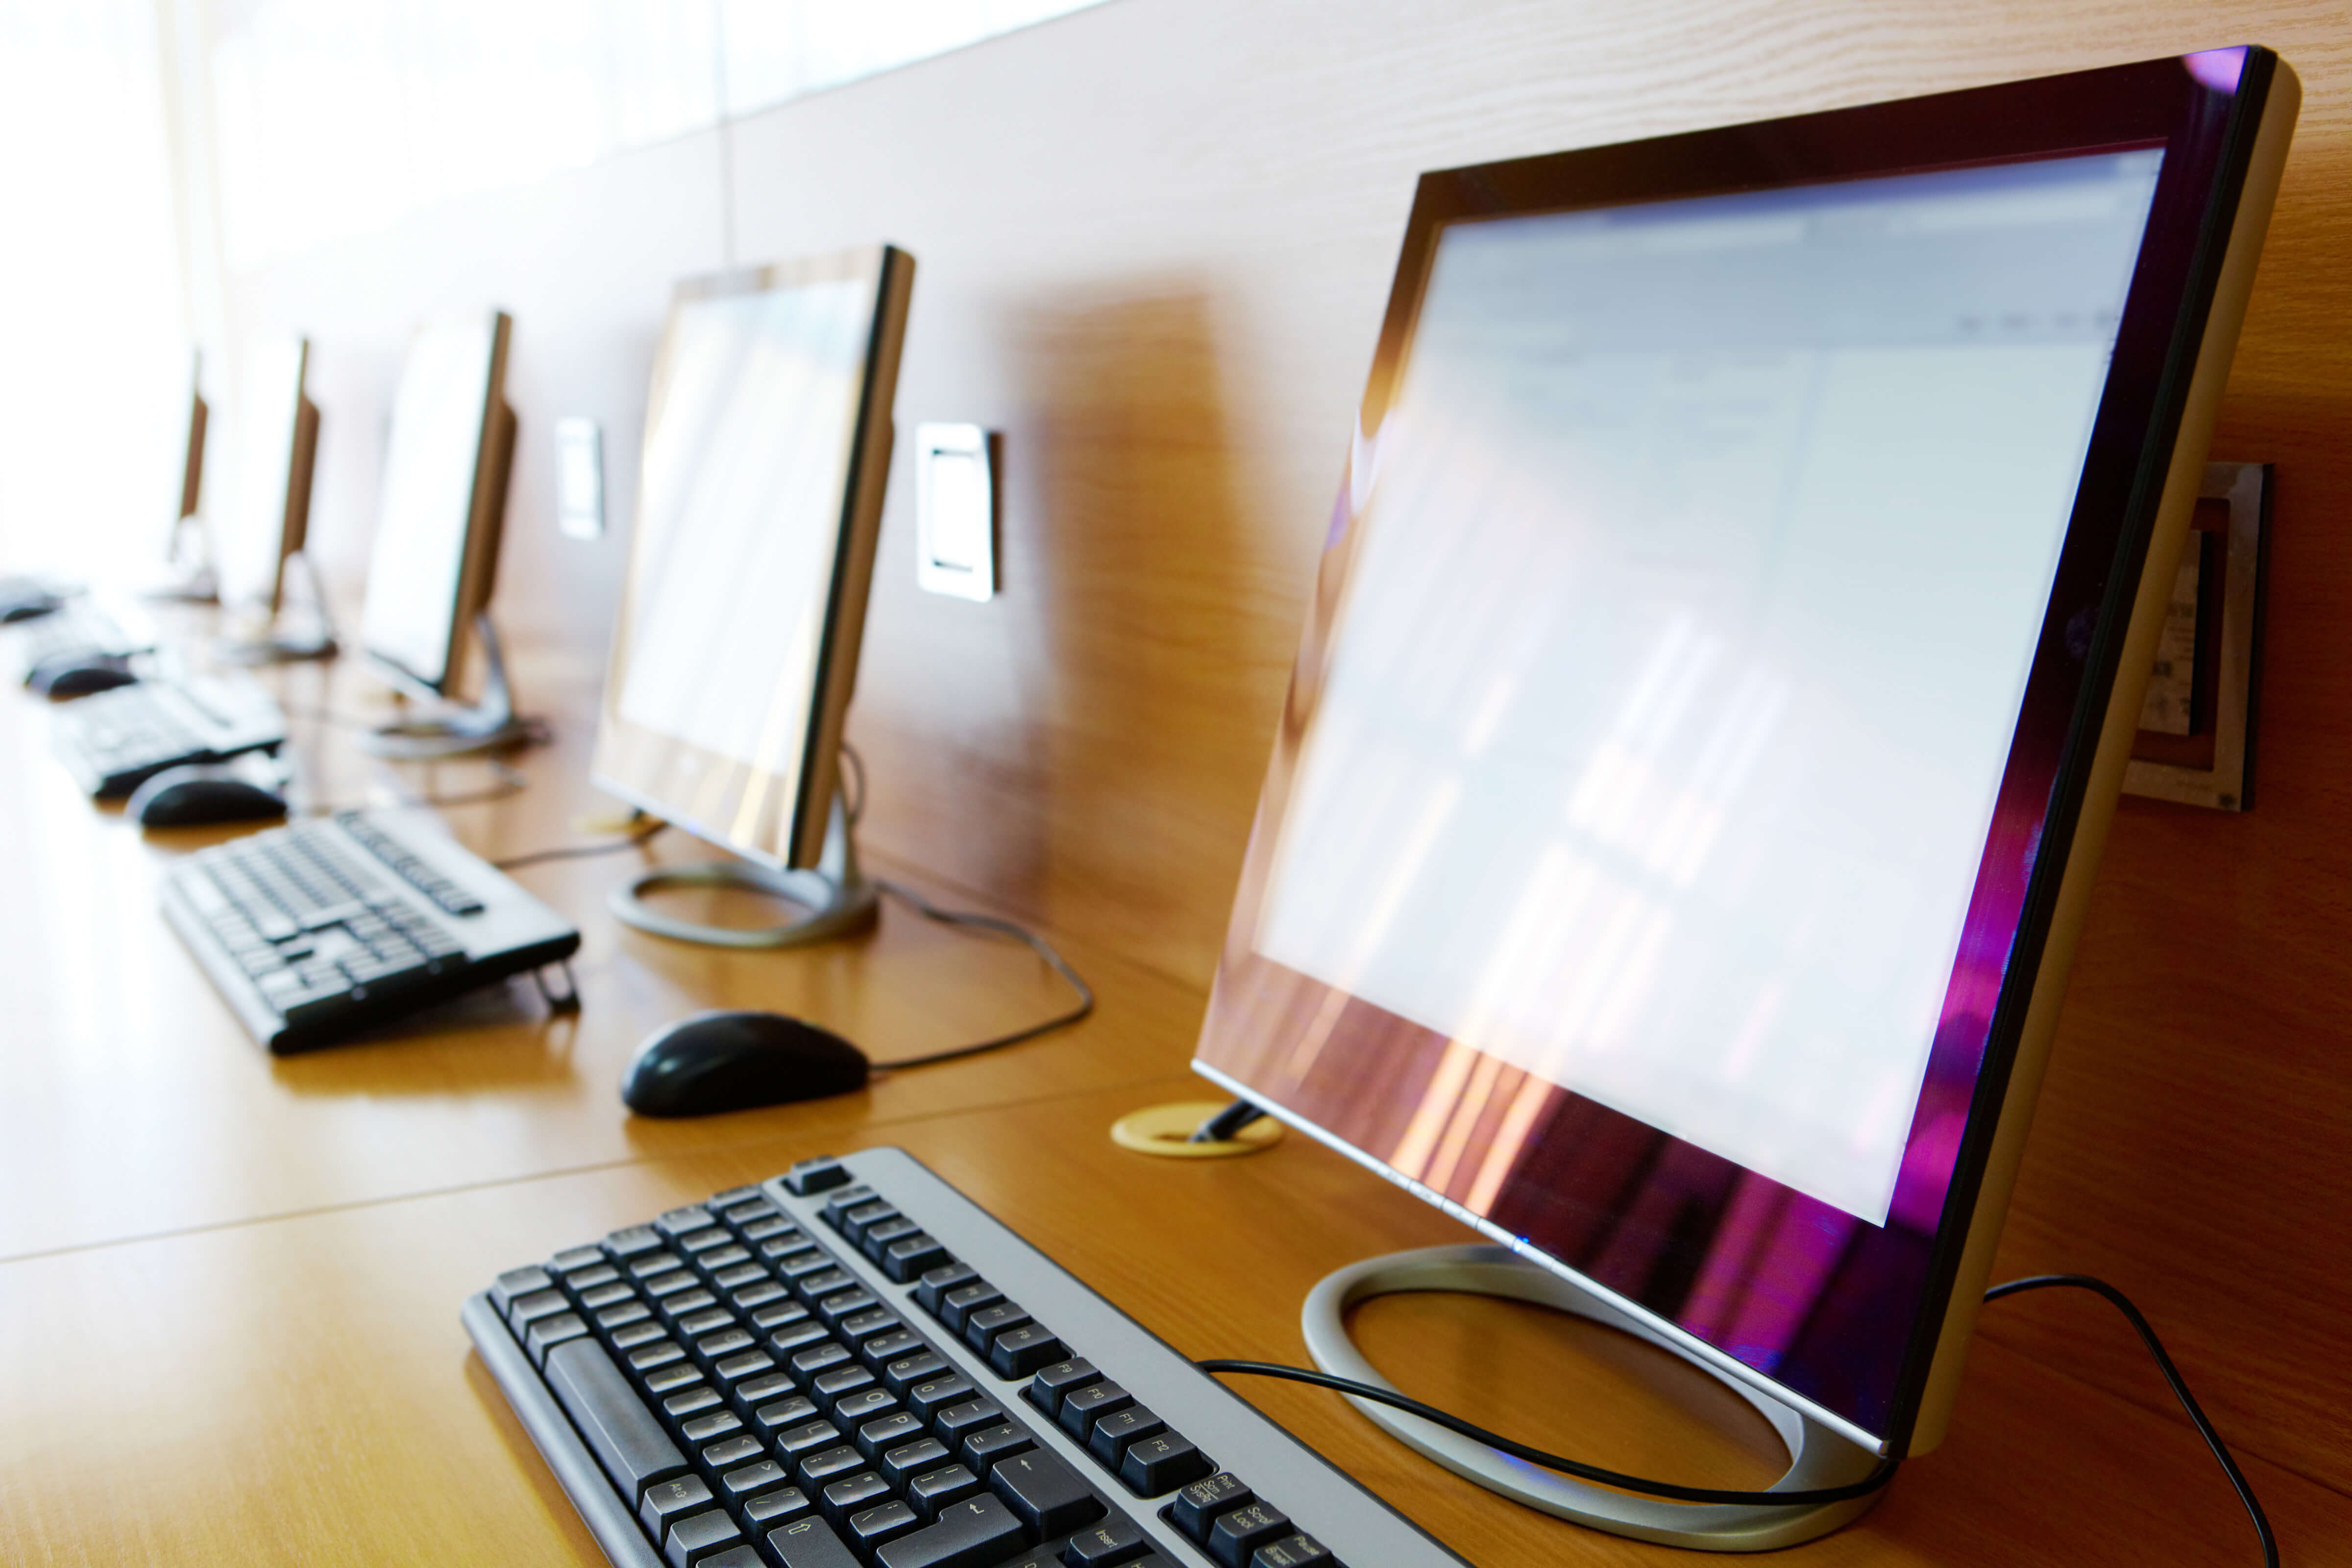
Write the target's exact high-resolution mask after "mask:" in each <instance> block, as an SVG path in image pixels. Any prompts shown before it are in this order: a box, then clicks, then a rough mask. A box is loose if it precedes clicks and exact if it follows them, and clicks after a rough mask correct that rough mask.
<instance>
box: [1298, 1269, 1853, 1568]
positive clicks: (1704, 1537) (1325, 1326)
mask: <svg viewBox="0 0 2352 1568" xmlns="http://www.w3.org/2000/svg"><path fill="white" fill-rule="evenodd" d="M1412 1290H1444V1291H1457V1292H1460V1293H1463V1294H1465V1295H1475V1296H1501V1297H1507V1298H1509V1299H1511V1300H1519V1301H1532V1302H1534V1303H1535V1304H1537V1305H1538V1306H1543V1307H1550V1308H1553V1309H1556V1310H1559V1311H1563V1312H1571V1313H1574V1314H1575V1315H1576V1316H1578V1317H1580V1318H1588V1319H1591V1321H1595V1322H1599V1323H1605V1324H1607V1325H1608V1326H1609V1327H1611V1328H1613V1329H1620V1330H1622V1331H1624V1332H1626V1333H1629V1334H1632V1335H1633V1337H1634V1338H1636V1339H1639V1340H1643V1341H1645V1342H1648V1343H1650V1344H1654V1345H1656V1346H1658V1347H1659V1348H1660V1349H1662V1350H1666V1351H1670V1352H1674V1353H1675V1354H1676V1355H1680V1356H1683V1358H1684V1359H1685V1360H1686V1361H1689V1360H1691V1358H1690V1357H1689V1356H1687V1355H1686V1354H1685V1352H1683V1351H1682V1350H1681V1349H1680V1348H1679V1347H1677V1346H1676V1345H1675V1344H1673V1343H1672V1342H1669V1341H1667V1340H1666V1339H1665V1338H1664V1336H1663V1335H1660V1334H1658V1333H1656V1332H1654V1331H1652V1330H1651V1329H1649V1328H1648V1327H1647V1326H1646V1325H1644V1324H1643V1323H1641V1322H1640V1321H1637V1320H1635V1319H1633V1318H1632V1317H1630V1316H1628V1315H1627V1314H1625V1313H1624V1312H1622V1311H1620V1310H1618V1309H1617V1308H1615V1307H1613V1306H1612V1305H1611V1304H1610V1303H1609V1302H1608V1301H1606V1300H1602V1299H1601V1297H1599V1296H1597V1295H1594V1294H1592V1293H1591V1292H1590V1291H1588V1290H1585V1289H1582V1288H1581V1287H1580V1286H1578V1285H1575V1284H1573V1283H1571V1282H1570V1281H1569V1280H1567V1279H1561V1278H1560V1277H1559V1275H1557V1274H1553V1273H1551V1272H1549V1270H1547V1269H1542V1268H1537V1267H1536V1266H1535V1265H1533V1264H1531V1263H1528V1262H1525V1261H1523V1260H1521V1259H1520V1258H1517V1257H1514V1256H1513V1255H1512V1254H1511V1253H1510V1252H1509V1251H1508V1250H1507V1248H1504V1247H1424V1248H1423V1249H1422V1250H1420V1251H1418V1252H1399V1253H1392V1254H1391V1255H1390V1256H1388V1257H1386V1258H1371V1259H1370V1260H1368V1261H1366V1262H1363V1263H1359V1264H1355V1265H1353V1266H1351V1267H1349V1268H1342V1269H1340V1270H1339V1272H1337V1273H1335V1274H1332V1275H1330V1276H1328V1277H1327V1278H1326V1279H1324V1280H1323V1282H1322V1283H1321V1284H1319V1285H1318V1286H1316V1287H1315V1289H1314V1290H1313V1291H1312V1292H1310V1293H1309V1294H1308V1296H1307V1307H1306V1310H1305V1313H1304V1314H1303V1318H1302V1321H1301V1324H1300V1326H1301V1328H1302V1329H1303V1330H1304V1331H1305V1332H1306V1335H1307V1352H1308V1353H1309V1354H1310V1355H1312V1356H1313V1357H1314V1358H1315V1364H1316V1365H1317V1366H1318V1367H1321V1368H1322V1369H1323V1370H1324V1371H1325V1372H1328V1373H1331V1374H1332V1375H1333V1376H1335V1377H1345V1378H1351V1379H1353V1380H1354V1381H1356V1382H1358V1383H1369V1384H1375V1385H1377V1386H1379V1387H1381V1388H1387V1389H1394V1388H1395V1386H1396V1385H1395V1384H1391V1383H1390V1382H1389V1381H1388V1380H1387V1379H1386V1378H1384V1377H1382V1376H1381V1374H1380V1373H1379V1372H1377V1371H1376V1370H1374V1368H1373V1366H1372V1363H1370V1362H1369V1361H1367V1360H1365V1359H1364V1356H1363V1354H1362V1352H1360V1351H1358V1350H1357V1349H1356V1345H1355V1342H1354V1341H1353V1340H1351V1339H1349V1337H1348V1329H1347V1314H1348V1310H1349V1308H1351V1307H1353V1306H1355V1305H1356V1304H1357V1303H1358V1302H1360V1301H1364V1300H1369V1299H1370V1298H1371V1297H1374V1296H1387V1295H1395V1294H1398V1293H1401V1292H1404V1291H1412ZM1691 1364H1693V1365H1695V1366H1698V1367H1699V1368H1700V1369H1701V1370H1702V1371H1705V1372H1706V1373H1709V1375H1711V1376H1715V1377H1717V1378H1718V1379H1720V1380H1721V1381H1722V1383H1723V1384H1724V1386H1725V1387H1727V1388H1728V1389H1730V1390H1731V1391H1732V1392H1733V1393H1735V1394H1738V1395H1739V1396H1740V1397H1741V1398H1742V1399H1745V1400H1746V1401H1748V1404H1750V1405H1754V1406H1755V1407H1756V1409H1757V1411H1758V1412H1759V1414H1760V1415H1763V1417H1764V1418H1765V1419H1766V1420H1767V1421H1769V1422H1770V1423H1771V1424H1772V1426H1773V1429H1774V1430H1775V1431H1777V1432H1778V1433H1779V1434H1780V1440H1781V1441H1782V1442H1783V1443H1785V1444H1787V1445H1788V1448H1789V1471H1788V1474H1786V1475H1784V1476H1782V1477H1781V1478H1780V1479H1779V1480H1777V1481H1775V1482H1773V1483H1772V1485H1771V1486H1770V1487H1769V1490H1772V1491H1800V1490H1810V1489H1815V1488H1826V1487H1837V1486H1843V1485H1846V1484H1847V1483H1849V1482H1853V1481H1858V1480H1860V1479H1863V1478H1864V1476H1867V1475H1868V1474H1869V1473H1870V1472H1871V1470H1872V1469H1873V1468H1874V1467H1875V1466H1876V1465H1877V1464H1878V1456H1877V1455H1875V1454H1873V1453H1871V1452H1870V1451H1868V1450H1867V1449H1864V1448H1863V1447H1859V1446H1857V1445H1856V1444H1854V1443H1853V1442H1851V1441H1850V1440H1848V1439H1847V1438H1845V1437H1843V1436H1840V1435H1839V1434H1837V1433H1835V1432H1832V1431H1831V1430H1830V1429H1829V1428H1828V1427H1826V1426H1822V1425H1821V1424H1819V1423H1818V1422H1816V1421H1814V1420H1813V1419H1812V1418H1811V1417H1810V1416H1808V1415H1805V1414H1804V1413H1803V1412H1802V1411H1800V1410H1796V1409H1792V1408H1791V1407H1790V1406H1789V1405H1783V1404H1781V1403H1780V1401H1778V1400H1776V1399H1773V1398H1771V1397H1770V1396H1769V1395H1768V1394H1764V1393H1762V1392H1761V1391H1759V1390H1758V1389H1754V1388H1750V1387H1749V1386H1748V1385H1747V1384H1743V1383H1738V1382H1734V1381H1733V1380H1732V1379H1730V1378H1728V1377H1724V1376H1723V1374H1722V1373H1719V1372H1717V1371H1716V1370H1715V1369H1714V1368H1712V1367H1709V1366H1706V1364H1705V1363H1700V1362H1697V1361H1691ZM1349 1403H1350V1404H1352V1405H1355V1407H1356V1408H1357V1409H1359V1410H1360V1411H1362V1412H1363V1413H1364V1414H1365V1415H1367V1416H1369V1417H1370V1418H1371V1419H1372V1420H1373V1421H1375V1422H1377V1423H1378V1424H1379V1425H1380V1426H1382V1427H1384V1428H1385V1429H1386V1430H1387V1431H1388V1433H1389V1434H1390V1436H1393V1437H1395V1438H1396V1439H1397V1440H1398V1441H1400V1442H1402V1443H1403V1444H1405V1445H1406V1446H1407V1447H1412V1448H1414V1449H1417V1450H1419V1451H1420V1452H1422V1453H1423V1454H1426V1455H1427V1456H1429V1458H1433V1459H1434V1460H1436V1461H1437V1462H1438V1463H1439V1464H1441V1465H1444V1467H1445V1468H1447V1469H1449V1470H1452V1471H1453V1472H1454V1474H1455V1475H1458V1476H1461V1477H1463V1478H1465V1479H1467V1480H1471V1481H1475V1482H1476V1483H1477V1484H1478V1485H1480V1486H1482V1487H1485V1488H1486V1489H1488V1490H1489V1491H1495V1492H1500V1493H1501V1494H1502V1495H1503V1496H1505V1497H1507V1498H1511V1499H1514V1500H1517V1501H1519V1502H1523V1503H1526V1504H1527V1505H1528V1507H1530V1508H1538V1509H1541V1510H1543V1511H1544V1512H1546V1513H1552V1514H1558V1515H1559V1517H1560V1518H1562V1519H1570V1520H1574V1521H1576V1522H1578V1523H1579V1524H1585V1525H1590V1526H1591V1527H1592V1528H1593V1529H1595V1530H1605V1531H1610V1532H1611V1533H1612V1534H1615V1535H1629V1536H1633V1538H1635V1539H1636V1540H1641V1541H1654V1542H1660V1543H1662V1544H1664V1545H1667V1546H1683V1547H1691V1548H1695V1549H1696V1550H1699V1551H1703V1552H1769V1551H1772V1550H1774V1549H1776V1548H1779V1547H1783V1546H1794V1545H1796V1544H1797V1543H1798V1542H1804V1541H1811V1540H1812V1539H1813V1538H1814V1537H1816V1536H1821V1535H1826V1534H1828V1533H1829V1532H1830V1531H1833V1530H1836V1529H1837V1528H1839V1527H1840V1526H1841V1525H1843V1524H1846V1523H1848V1522H1849V1521H1853V1520H1854V1519H1856V1518H1858V1517H1860V1516H1861V1514H1862V1513H1863V1512H1864V1511H1865V1510H1868V1509H1869V1507H1870V1506H1871V1504H1873V1503H1874V1502H1876V1501H1877V1500H1878V1499H1879V1497H1880V1496H1881V1494H1882V1493H1883V1492H1884V1490H1885V1489H1884V1488H1881V1489H1879V1490H1878V1491H1873V1492H1869V1493H1866V1494H1865V1495H1864V1496H1862V1497H1858V1498H1853V1499H1850V1500H1846V1501H1844V1502H1834V1503H1818V1504H1805V1503H1792V1504H1787V1505H1755V1506H1748V1505H1735V1504H1723V1503H1685V1502H1669V1501H1666V1500H1663V1499H1655V1498H1643V1497H1634V1496H1631V1495H1629V1494H1627V1493H1624V1492H1620V1491H1612V1490H1611V1489H1608V1488H1605V1487H1598V1486H1592V1485H1590V1484H1588V1483H1586V1482H1583V1481H1579V1480H1573V1479H1570V1478H1569V1477H1567V1476H1563V1475H1560V1474H1559V1473H1558V1472H1556V1471H1552V1470H1547V1469H1543V1468H1540V1467H1538V1466H1535V1465H1530V1464H1528V1463H1527V1462H1526V1461H1524V1460H1521V1459H1515V1458H1511V1457H1510V1456H1509V1455H1507V1454H1503V1453H1498V1452H1497V1451H1496V1450H1495V1449H1493V1448H1489V1447H1486V1445H1485V1444H1483V1443H1477V1442H1474V1441H1472V1440H1471V1439H1469V1438H1467V1437H1464V1436H1457V1435H1456V1434H1454V1433H1452V1432H1449V1431H1447V1430H1445V1429H1444V1427H1442V1426H1436V1425H1434V1424H1433V1423H1431V1422H1427V1421H1424V1420H1423V1419H1422V1418H1421V1417H1419V1416H1417V1415H1407V1414H1405V1413H1404V1412H1403V1411H1401V1410H1392V1409H1391V1408H1389V1407H1388V1406H1386V1405H1374V1404H1372V1403H1371V1402H1370V1401H1369V1400H1362V1399H1353V1398H1351V1399H1350V1400H1349Z"/></svg>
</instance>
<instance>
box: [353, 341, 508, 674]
mask: <svg viewBox="0 0 2352 1568" xmlns="http://www.w3.org/2000/svg"><path fill="white" fill-rule="evenodd" d="M508 330H509V329H508V319H507V317H506V316H505V315H504V314H491V315H486V316H478V317H467V318H465V319H462V320H457V321H440V322H436V323H434V324H432V325H430V326H427V327H425V328H424V329H423V330H421V331H418V332H417V334H416V336H415V339H414V340H413V341H412V342H410V344H409V348H408V353H407V357H406V358H405V359H404V360H403V361H402V362H401V370H400V385H399V389H398V390H397V392H395V393H394V397H393V405H392V430H391V436H390V439H389V440H388V442H387V444H386V447H385V452H384V467H383V502H382V505H381V508H380V510H378V512H377V516H376V529H375V542H374V545H373V549H372V550H371V552H370V553H369V556H368V575H367V603H366V605H365V608H364V610H363V611H362V617H361V632H360V637H361V643H362V647H365V648H366V649H367V651H368V652H369V653H370V654H371V655H372V656H373V657H374V658H377V659H378V660H380V661H383V662H384V663H388V664H390V665H392V666H394V668H396V669H398V670H399V671H401V672H402V673H404V674H405V675H407V676H409V677H411V678H413V679H415V680H417V681H419V682H422V683H423V684H425V686H428V687H431V688H433V689H436V690H437V689H441V688H442V687H443V686H445V685H446V682H447V679H448V677H449V673H450V671H449V663H450V660H451V658H452V657H453V656H454V653H455V650H456V647H457V638H458V636H459V633H460V630H461V622H462V620H463V618H464V617H465V616H467V615H468V614H470V613H471V611H472V610H474V609H477V608H478V607H479V606H478V605H467V604H465V603H464V602H463V601H464V600H465V598H466V597H467V590H468V588H469V587H470V586H471V584H469V580H468V579H469V574H468V572H467V566H468V563H469V561H470V560H471V558H472V555H473V553H474V552H479V551H483V550H486V549H489V548H495V541H494V540H492V541H488V542H484V541H478V540H477V539H476V538H475V536H474V535H475V531H476V530H477V529H478V528H488V529H490V530H493V531H494V530H495V528H496V526H497V522H496V520H495V519H492V518H488V517H487V516H485V515H483V514H484V513H485V511H486V509H488V507H489V506H491V505H492V504H494V502H495V500H497V499H499V498H500V497H501V496H502V492H503V487H502V486H501V485H500V484H499V482H498V476H497V475H495V474H494V473H493V472H492V471H491V470H492V469H493V468H495V466H496V465H497V463H498V462H499V459H500V456H501V454H500V452H499V449H498V427H497V426H498V420H499V416H501V414H502V413H503V405H502V402H501V397H502V395H503V382H504V379H505V375H504V372H505V350H506V338H507V332H508Z"/></svg>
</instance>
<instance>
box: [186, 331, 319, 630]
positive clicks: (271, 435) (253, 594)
mask: <svg viewBox="0 0 2352 1568" xmlns="http://www.w3.org/2000/svg"><path fill="white" fill-rule="evenodd" d="M242 369H243V374H240V375H239V376H238V377H237V381H236V389H235V390H236V399H237V401H236V411H235V412H236V420H235V427H234V429H233V430H232V431H231V432H230V434H231V436H232V437H233V438H234V440H235V443H236V445H235V447H233V449H232V455H231V461H230V462H229V464H228V465H227V467H228V471H227V473H226V475H225V476H224V478H225V479H226V480H227V483H226V485H224V486H223V487H222V488H223V489H226V491H227V495H226V503H225V504H224V505H223V506H222V507H221V508H220V509H219V510H217V511H214V512H213V513H212V521H213V524H214V529H213V550H214V552H215V571H216V572H217V573H218V574H219V576H220V588H221V598H222V600H223V601H224V602H225V603H227V604H232V605H264V606H267V605H268V603H269V600H270V597H271V595H272V593H273V592H274V590H275V588H276V585H277V583H278V552H279V551H280V550H282V549H283V548H284V546H285V540H286V487H287V483H288V480H289V478H290V476H291V474H292V472H293V465H294V429H295V424H296V421H297V419H298V418H299V415H300V412H301V406H302V370H303V344H302V341H301V340H300V339H299V338H288V339H285V340H283V341H279V342H268V343H264V344H262V345H261V346H260V347H259V348H257V349H256V350H254V351H253V352H252V353H249V354H247V356H246V359H245V362H244V365H243V367H242ZM208 510H209V509H208Z"/></svg>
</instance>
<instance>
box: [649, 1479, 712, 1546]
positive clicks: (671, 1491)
mask: <svg viewBox="0 0 2352 1568" xmlns="http://www.w3.org/2000/svg"><path fill="white" fill-rule="evenodd" d="M711 1502H712V1498H711V1496H710V1489H709V1487H707V1486H705V1485H704V1484H703V1481H702V1478H701V1477H700V1476H680V1477H679V1478H678V1479H676V1480H674V1481H663V1482H661V1483H660V1484H659V1485H657V1486H650V1487H647V1488H646V1496H645V1500H644V1501H643V1502H641V1503H639V1504H638V1505H637V1517H638V1518H639V1519H641V1520H643V1521H645V1523H646V1530H647V1531H651V1532H652V1533H653V1534H654V1535H655V1536H656V1538H660V1537H664V1536H667V1534H668V1533H669V1524H670V1521H672V1520H674V1519H684V1518H685V1517H686V1516H687V1515H688V1514H690V1513H698V1512H700V1511H701V1510H704V1509H707V1508H709V1506H710V1504H711Z"/></svg>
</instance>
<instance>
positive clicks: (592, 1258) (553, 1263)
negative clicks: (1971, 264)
mask: <svg viewBox="0 0 2352 1568" xmlns="http://www.w3.org/2000/svg"><path fill="white" fill-rule="evenodd" d="M547 1266H548V1267H549V1268H552V1269H554V1270H555V1271H556V1272H557V1273H558V1274H561V1275H562V1276H563V1277H564V1278H565V1279H570V1278H571V1277H572V1274H573V1273H575V1272H576V1271H578V1270H580V1269H583V1268H603V1267H604V1248H603V1247H565V1248H564V1249H563V1250H562V1251H561V1252H559V1253H557V1254H556V1255H555V1256H554V1257H553V1258H549V1259H548V1262H547Z"/></svg>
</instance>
